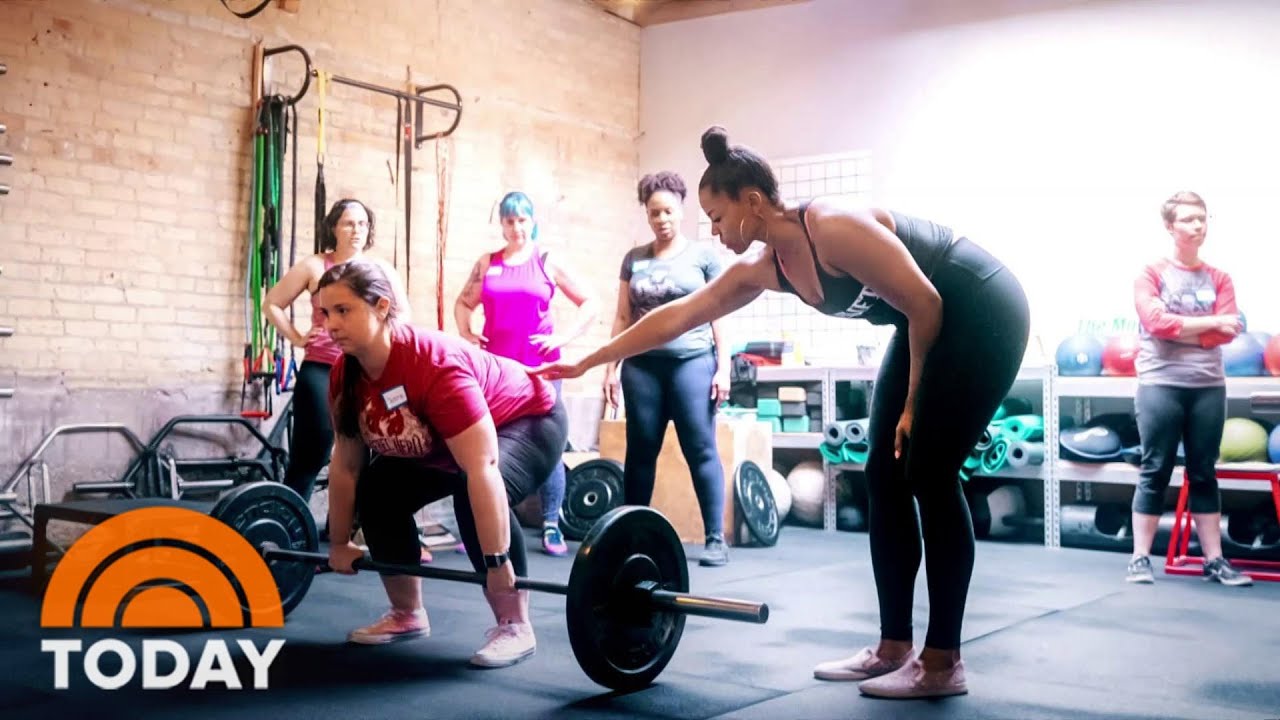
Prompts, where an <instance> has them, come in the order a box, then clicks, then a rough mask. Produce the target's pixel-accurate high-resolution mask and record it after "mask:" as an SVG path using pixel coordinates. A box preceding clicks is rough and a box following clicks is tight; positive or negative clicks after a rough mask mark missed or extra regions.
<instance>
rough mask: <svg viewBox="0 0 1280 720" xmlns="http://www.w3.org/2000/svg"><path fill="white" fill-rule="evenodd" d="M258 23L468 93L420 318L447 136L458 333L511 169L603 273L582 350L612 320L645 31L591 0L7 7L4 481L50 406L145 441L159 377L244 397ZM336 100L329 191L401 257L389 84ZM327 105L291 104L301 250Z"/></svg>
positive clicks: (406, 77)
mask: <svg viewBox="0 0 1280 720" xmlns="http://www.w3.org/2000/svg"><path fill="white" fill-rule="evenodd" d="M258 40H262V41H263V42H264V44H265V45H266V46H267V47H272V46H278V45H284V44H299V45H302V46H303V47H305V48H307V49H308V50H309V51H310V52H311V54H312V57H313V59H314V61H315V63H316V66H317V67H320V68H323V69H326V70H328V71H330V72H333V73H335V74H339V75H344V76H347V77H351V78H355V79H359V80H364V81H367V82H372V83H377V84H381V85H387V86H395V87H405V86H406V85H407V84H408V82H409V81H410V80H412V81H413V82H416V83H419V84H430V83H439V82H445V83H450V84H452V85H454V86H455V87H457V88H458V89H459V91H460V92H461V93H462V95H463V104H464V108H465V109H464V114H463V118H462V122H461V125H460V126H459V128H458V131H457V132H456V134H455V135H453V136H452V137H451V138H450V139H449V140H448V141H447V143H446V144H444V145H441V146H440V147H439V148H437V145H436V144H433V143H427V144H424V145H423V147H422V148H421V149H420V150H418V151H416V152H415V155H414V168H415V169H414V174H413V184H414V189H415V192H414V197H413V246H412V253H411V254H412V257H411V259H410V264H411V267H412V287H411V292H410V299H411V301H412V303H413V305H414V312H415V314H416V315H417V317H418V319H419V321H421V322H423V323H425V324H430V325H434V323H435V316H436V300H435V287H436V286H437V283H438V282H439V278H438V276H437V273H436V271H435V255H436V229H437V228H436V226H437V223H436V218H437V200H438V193H437V182H436V152H437V149H440V150H447V154H448V157H449V161H450V162H449V168H450V169H451V171H452V180H451V191H450V193H449V197H448V199H449V213H448V225H447V227H448V242H447V257H446V262H445V273H444V278H443V282H444V287H445V293H444V294H445V304H446V313H445V316H446V318H447V329H452V324H453V320H452V313H451V311H450V310H451V308H452V302H453V299H454V297H455V296H456V294H457V292H458V290H459V289H460V287H461V285H462V282H463V280H464V279H465V276H466V273H467V271H468V270H469V268H470V266H471V264H472V263H473V262H474V260H475V258H476V257H477V256H478V254H479V253H480V252H483V251H486V250H491V249H495V248H497V247H499V246H500V243H501V235H500V230H499V227H498V225H497V223H496V221H491V210H492V208H493V204H494V202H495V201H496V200H497V199H498V198H499V197H500V196H501V193H502V192H504V191H506V190H508V189H513V188H520V189H524V190H525V191H526V192H528V193H530V195H531V196H532V197H533V199H534V202H535V204H536V206H537V209H538V211H539V220H540V222H541V223H542V227H543V233H544V236H545V243H546V245H547V247H549V248H550V249H551V250H552V251H554V252H557V253H559V254H560V255H561V257H565V258H567V259H568V260H569V261H570V262H571V263H572V264H573V265H574V266H576V267H579V268H581V269H582V270H583V271H587V272H589V273H590V275H591V277H592V279H593V285H594V286H595V288H596V290H597V291H598V292H599V293H600V294H601V296H602V298H603V300H604V304H605V309H604V312H602V313H601V317H600V319H599V321H598V322H597V324H596V326H595V327H594V328H593V330H592V332H591V334H590V336H589V337H588V338H585V339H584V340H583V341H582V345H583V346H588V345H594V344H596V343H598V342H600V341H602V340H603V339H605V338H606V337H607V334H608V329H609V325H610V320H611V312H612V306H613V298H614V295H615V293H616V286H617V282H616V279H615V278H616V267H615V265H616V262H617V259H618V258H620V257H621V256H622V254H623V253H624V252H625V251H626V250H627V249H628V248H629V247H631V245H632V244H633V242H634V241H635V240H636V239H639V238H643V237H644V235H643V231H642V227H643V225H642V222H643V219H642V217H641V216H640V212H639V210H638V208H636V206H635V204H634V200H633V199H632V192H633V186H634V181H635V178H636V176H637V173H638V170H637V158H636V145H635V138H636V136H637V134H638V104H639V87H638V74H639V41H640V37H639V31H638V29H637V28H636V27H634V26H632V25H630V24H628V23H626V22H623V21H621V20H619V19H617V18H615V17H613V16H610V15H608V14H606V13H604V12H602V11H600V10H599V9H597V8H595V7H594V6H592V5H591V4H589V3H588V2H586V0H521V2H510V0H361V1H360V2H354V1H342V2H338V1H333V2H330V1H329V0H305V1H304V2H303V3H302V8H301V12H300V13H298V14H296V15H294V14H288V13H283V12H281V11H279V10H278V9H277V8H276V7H274V3H273V7H271V8H269V9H268V10H267V11H266V12H264V13H263V14H261V15H259V16H258V17H256V18H254V19H252V20H247V21H246V20H240V19H238V18H236V17H234V16H233V15H231V14H230V13H228V12H227V11H226V10H225V9H224V8H223V7H222V6H221V4H219V3H217V2H211V1H209V0H98V1H93V0H59V1H58V2H48V1H39V0H6V1H5V2H0V62H4V63H6V64H7V65H8V74H7V75H5V76H3V77H0V122H3V123H4V124H6V125H7V126H8V133H7V134H6V135H3V136H0V151H4V152H10V153H12V154H13V155H14V156H15V164H14V166H13V167H11V168H0V182H4V183H7V184H9V185H10V186H12V193H11V194H10V195H9V196H8V197H3V198H0V237H2V238H3V241H2V243H0V245H2V247H3V250H2V251H0V258H3V259H2V261H0V263H2V264H3V275H2V276H0V324H4V325H12V326H14V327H15V328H16V331H17V332H16V335H15V336H14V337H12V338H8V339H0V385H14V386H16V387H17V388H18V392H19V395H18V397H17V398H15V399H14V400H11V401H7V403H6V404H3V405H0V441H3V442H0V472H2V473H3V474H2V475H0V480H2V479H3V477H4V476H6V475H7V473H8V472H9V471H10V470H11V468H12V467H13V466H14V464H16V462H17V461H18V459H19V458H20V457H21V456H22V455H24V454H25V453H26V452H28V451H29V450H30V448H31V447H32V446H33V445H34V443H35V442H36V441H38V439H39V437H40V436H42V435H43V434H44V432H46V431H47V430H48V429H50V428H51V427H52V426H53V425H54V424H56V423H58V422H64V421H66V420H67V419H68V418H72V417H74V418H75V419H80V420H83V419H93V418H85V417H83V416H84V415H85V413H86V412H88V410H86V408H89V409H92V410H96V411H99V412H101V413H102V414H101V415H99V416H98V417H97V418H96V419H100V420H114V419H124V420H125V421H126V422H130V421H132V422H134V423H136V426H135V430H136V431H137V432H139V433H140V434H143V435H146V434H148V433H150V432H152V431H153V430H154V429H155V427H157V426H158V425H159V424H160V423H162V422H163V421H164V420H165V419H166V417H167V416H168V414H169V411H171V410H172V409H173V408H172V406H171V404H166V405H164V406H163V407H164V409H165V413H166V414H163V415H159V414H156V413H159V412H160V411H159V410H153V409H152V403H153V402H154V400H155V398H156V397H157V393H172V392H174V391H180V392H181V393H182V396H183V397H185V398H188V400H189V402H190V406H189V409H190V410H191V411H193V412H207V411H213V410H233V409H236V407H238V399H239V390H240V375H241V370H240V359H241V356H242V348H243V343H244V265H245V254H246V247H247V236H248V230H247V226H248V220H247V208H246V206H247V202H248V192H249V177H248V176H249V170H250V166H251V154H250V153H251V145H250V135H249V127H250V115H251V113H250V107H249V106H250V90H249V88H250V85H251V58H252V48H253V45H254V43H255V42H256V41H258ZM296 58H297V56H296V55H292V54H290V55H281V56H277V57H276V58H273V59H272V60H271V61H270V62H269V65H270V70H269V77H270V80H271V82H272V87H274V88H278V90H276V91H278V92H282V93H289V94H292V93H293V92H295V91H296V88H298V87H299V82H300V80H301V78H302V71H301V63H300V62H298V61H297V59H296ZM272 87H269V91H272ZM326 104H327V109H328V111H329V116H328V122H327V136H326V142H327V148H326V149H327V162H326V166H325V176H326V181H327V187H328V198H329V200H330V202H332V200H334V199H336V198H338V197H342V196H346V195H354V196H357V197H360V198H362V199H364V200H365V201H366V202H368V203H369V204H371V205H372V206H373V207H374V208H375V210H376V211H377V213H378V225H379V228H378V229H379V239H378V248H377V249H376V250H375V252H376V253H378V254H381V255H382V256H384V257H386V258H387V259H392V258H393V257H394V256H395V255H397V254H398V257H399V264H400V266H401V269H402V270H403V266H404V263H405V250H404V245H403V243H404V231H403V227H401V226H402V225H403V210H402V209H400V208H399V207H398V203H397V195H396V192H395V188H394V186H393V184H392V180H391V174H390V170H389V164H390V165H394V164H395V155H394V149H395V145H394V139H393V135H392V133H393V125H394V120H395V117H396V106H395V101H394V100H392V99H390V98H387V97H381V96H376V95H373V94H370V93H367V92H365V91H361V90H357V89H354V88H351V87H346V86H340V85H334V86H332V87H331V89H330V93H329V95H328V98H327V100H326ZM317 107H318V93H317V91H316V86H315V83H314V82H313V83H312V88H311V90H310V91H309V92H308V94H307V96H306V97H305V98H304V99H303V100H302V101H301V102H300V103H299V105H298V119H299V132H298V135H299V143H298V148H297V149H296V151H297V152H298V153H299V169H300V174H299V177H298V203H297V211H298V236H297V244H298V250H299V253H303V252H307V251H309V249H310V248H311V247H312V232H311V228H312V223H313V220H312V217H313V210H312V196H313V191H314V181H315V168H316V163H315V156H316V134H317V127H316V125H317V123H316V110H317ZM447 121H448V118H445V117H442V118H440V120H439V122H440V123H445V122H447ZM441 127H443V124H442V125H441ZM288 181H289V178H288V175H286V188H285V190H286V195H287V194H288V190H289V188H288V186H287V183H288ZM288 217H289V216H288V211H287V210H286V226H287V224H288ZM397 237H398V239H399V250H398V252H397V251H395V250H393V247H394V246H395V245H396V243H394V242H393V240H394V239H396V238H397ZM287 242H288V240H287V238H286V244H287ZM603 258H608V262H607V263H604V262H602V259H603ZM304 299H305V296H304V298H303V299H302V300H304ZM299 308H300V309H304V312H303V313H302V315H301V316H302V317H306V312H305V306H304V305H303V304H302V303H301V302H300V304H299ZM570 312H572V307H571V306H569V305H568V304H567V303H561V306H560V307H558V308H557V313H559V314H561V315H566V314H568V313H570ZM302 324H304V325H305V321H304V323H302ZM571 352H572V351H571ZM597 385H598V378H595V377H592V378H591V379H588V380H584V381H583V382H581V383H579V384H578V385H577V386H576V387H577V388H579V389H583V390H587V391H589V390H590V389H591V388H593V387H596V386H597ZM122 390H125V391H132V392H125V393H123V394H122V393H121V391H122ZM108 392H109V395H108V394H107V393H108ZM108 396H109V397H110V398H111V400H110V401H109V402H105V401H104V400H103V398H106V397H108ZM24 398H25V399H24ZM55 399H56V401H55Z"/></svg>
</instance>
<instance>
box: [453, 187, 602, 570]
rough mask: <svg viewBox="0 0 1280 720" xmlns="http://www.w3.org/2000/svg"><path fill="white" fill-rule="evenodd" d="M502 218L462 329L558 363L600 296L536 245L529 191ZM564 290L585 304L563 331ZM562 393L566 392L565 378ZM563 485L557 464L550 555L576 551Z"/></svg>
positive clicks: (504, 208) (549, 487) (508, 350)
mask: <svg viewBox="0 0 1280 720" xmlns="http://www.w3.org/2000/svg"><path fill="white" fill-rule="evenodd" d="M498 216H499V218H501V220H502V239H503V240H505V241H506V246H505V247H504V248H503V249H502V250H500V251H497V252H492V253H485V254H484V255H481V256H480V259H479V260H477V261H476V264H475V267H473V268H472V270H471V276H470V277H469V278H468V279H467V284H466V286H465V287H463V288H462V292H461V293H459V294H458V299H457V301H456V302H455V303H454V306H453V317H454V320H456V321H457V325H458V332H459V334H461V335H462V337H463V338H465V339H467V340H468V341H470V342H472V343H475V344H476V345H479V346H480V347H482V348H484V349H486V350H488V351H489V352H491V353H493V354H495V355H501V356H502V357H506V358H511V359H512V360H517V361H519V362H522V363H524V364H525V365H528V366H530V367H538V366H540V365H542V364H544V363H549V362H556V361H557V360H559V359H560V348H562V347H564V346H565V345H567V344H569V343H570V342H571V341H572V340H573V339H574V338H576V337H578V336H579V335H581V334H582V333H584V332H586V330H587V328H589V327H591V323H593V322H595V319H596V314H597V313H598V312H599V306H600V301H599V300H598V299H597V298H596V296H595V294H594V293H592V292H591V290H590V288H589V287H588V285H587V283H586V282H585V281H584V280H583V278H582V277H581V276H579V275H578V274H577V273H575V272H573V271H571V270H570V269H569V268H568V266H567V265H566V264H565V263H564V262H562V261H561V260H558V259H557V260H553V259H552V258H551V256H550V253H548V252H547V251H545V250H542V251H539V249H538V248H537V247H536V245H535V241H536V240H537V238H538V224H537V222H536V221H535V220H534V214H533V202H532V201H530V200H529V196H527V195H525V194H524V193H522V192H509V193H507V194H506V195H505V196H504V197H503V198H502V202H501V203H499V205H498ZM557 289H559V290H560V291H561V292H563V293H564V295H565V297H567V298H569V300H571V301H573V303H574V304H575V305H577V306H578V317H577V322H576V323H574V324H573V325H572V326H571V327H569V328H567V329H566V331H564V332H559V333H557V332H556V331H555V326H554V322H553V320H552V318H551V300H552V298H553V297H554V296H555V293H556V290H557ZM477 306H482V307H483V308H484V328H483V329H482V330H481V331H480V333H479V334H476V333H475V332H473V331H472V328H471V321H472V316H473V314H474V313H475V309H476V307H477ZM556 392H557V393H559V392H560V382H559V381H557V382H556ZM564 484H565V477H564V465H563V464H557V465H556V467H555V469H553V470H552V472H551V476H550V477H549V478H547V481H546V482H545V483H543V484H542V487H541V489H540V490H539V496H540V497H541V499H542V549H543V550H545V551H546V552H547V553H548V554H550V555H564V554H566V553H568V551H569V548H568V547H567V546H566V545H565V542H564V535H563V534H562V533H561V532H560V505H561V503H563V502H564Z"/></svg>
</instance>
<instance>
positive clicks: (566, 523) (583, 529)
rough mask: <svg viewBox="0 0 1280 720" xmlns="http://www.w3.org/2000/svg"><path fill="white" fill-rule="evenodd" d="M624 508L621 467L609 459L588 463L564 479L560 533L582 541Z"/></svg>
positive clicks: (578, 467) (570, 472) (589, 461)
mask: <svg viewBox="0 0 1280 720" xmlns="http://www.w3.org/2000/svg"><path fill="white" fill-rule="evenodd" d="M620 505H622V463H620V462H618V461H617V460H609V459H608V458H596V459H595V460H588V461H586V462H584V463H582V464H580V465H578V466H577V467H575V468H573V469H572V470H570V471H569V472H568V474H567V475H566V476H565V481H564V503H562V504H561V505H560V529H561V530H563V531H564V534H565V537H567V538H569V539H570V540H581V539H583V538H585V537H586V536H587V533H589V532H590V531H591V527H592V526H593V525H595V524H596V522H597V521H599V520H600V518H602V517H604V514H605V513H607V512H609V511H610V510H612V509H614V508H616V507H618V506H620Z"/></svg>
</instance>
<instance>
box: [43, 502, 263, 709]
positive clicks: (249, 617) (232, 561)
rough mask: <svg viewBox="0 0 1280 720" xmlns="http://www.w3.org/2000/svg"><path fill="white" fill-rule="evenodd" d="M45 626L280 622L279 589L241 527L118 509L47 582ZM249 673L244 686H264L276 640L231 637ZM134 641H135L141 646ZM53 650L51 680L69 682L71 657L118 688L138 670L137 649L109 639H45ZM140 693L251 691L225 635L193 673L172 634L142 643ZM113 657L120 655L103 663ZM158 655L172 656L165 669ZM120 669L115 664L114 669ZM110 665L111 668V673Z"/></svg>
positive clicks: (209, 644) (173, 513) (186, 513)
mask: <svg viewBox="0 0 1280 720" xmlns="http://www.w3.org/2000/svg"><path fill="white" fill-rule="evenodd" d="M40 625H41V627H44V628H129V629H168V630H176V629H187V630H190V629H196V630H200V629H204V630H211V629H233V628H278V627H283V626H284V611H283V608H282V607H281V604H280V593H279V590H277V588H276V583H275V580H274V579H273V578H272V576H271V570H270V569H269V568H268V567H267V563H266V561H264V560H263V559H262V556H261V555H259V554H258V551H257V550H256V549H255V548H254V547H253V546H252V545H250V544H249V541H247V540H245V539H244V538H243V537H242V536H241V535H240V534H239V533H237V532H236V531H235V530H232V529H231V528H230V527H228V526H227V525H225V524H223V523H222V522H220V521H218V520H215V519H213V518H212V517H210V516H208V515H205V514H203V513H200V512H197V511H194V510H188V509H185V508H176V507H159V508H144V509H140V510H131V511H129V512H126V513H122V514H120V515H117V516H116V517H114V518H111V519H110V520H108V521H106V522H104V523H101V524H100V525H97V526H95V527H94V528H93V529H91V530H90V531H89V532H87V533H85V535H84V536H83V537H81V538H80V539H79V540H77V541H76V542H75V543H74V544H73V545H72V546H71V548H70V549H69V550H68V551H67V554H66V555H65V556H64V557H63V558H62V560H61V561H60V562H59V563H58V566H57V568H56V569H55V570H54V572H53V576H52V577H51V578H50V579H49V585H48V588H47V589H46V591H45V595H44V602H43V605H42V606H41V612H40ZM235 643H236V645H238V646H239V648H240V650H241V652H242V653H243V655H244V657H245V659H246V660H248V662H249V664H250V666H251V668H252V675H253V677H252V678H251V680H250V681H249V683H248V685H249V686H250V687H252V688H254V689H258V690H263V689H266V688H267V683H268V674H269V669H270V667H271V663H272V661H273V660H275V658H276V655H277V654H279V652H280V649H281V648H282V647H283V646H284V640H283V639H280V638H275V639H271V640H269V641H267V642H266V643H265V645H263V646H262V647H259V646H258V645H257V644H255V643H254V642H253V641H252V640H245V639H239V640H236V641H235ZM135 644H136V642H135ZM40 650H41V652H47V653H53V661H54V662H53V686H54V688H56V689H59V690H65V689H67V688H69V687H70V683H71V675H72V659H73V657H75V656H78V655H80V654H81V653H83V658H81V659H82V663H80V664H81V665H82V669H83V676H84V678H85V679H87V680H88V681H89V682H90V683H92V684H93V685H95V686H97V687H99V688H101V689H104V690H115V689H118V688H121V687H124V686H125V685H127V684H129V683H130V682H131V681H133V679H134V677H135V676H136V675H137V674H138V654H137V652H136V651H135V649H134V646H133V645H131V644H130V643H127V642H125V641H124V640H121V639H118V638H105V639H101V640H97V641H95V642H93V643H91V644H90V645H89V646H88V648H87V649H86V648H85V647H84V641H83V640H82V639H78V638H73V639H48V638H46V639H43V640H41V642H40ZM141 651H142V652H141V656H142V663H141V664H142V680H141V684H142V687H143V688H144V689H148V690H160V689H168V688H173V687H177V686H178V685H180V684H181V683H182V682H183V681H184V680H186V679H187V675H188V673H190V674H191V677H190V684H189V687H191V688H192V689H197V690H199V689H203V688H205V687H207V686H208V685H210V684H221V685H223V686H225V687H226V688H228V689H233V690H239V689H242V688H243V687H245V685H246V683H244V682H242V680H241V678H240V676H239V673H238V671H237V669H236V666H235V663H234V661H233V659H232V656H231V651H230V648H229V647H228V645H227V642H226V641H225V640H221V639H213V640H207V641H205V643H204V648H203V650H202V652H201V653H200V655H199V658H198V659H197V661H196V663H195V669H194V672H192V668H191V666H192V662H191V657H190V655H189V654H188V652H187V649H186V648H185V647H184V646H183V645H182V644H180V643H178V642H175V641H173V640H166V639H159V638H146V639H143V640H142V641H141ZM107 656H114V657H115V658H117V660H115V661H108V662H107V663H105V665H106V667H107V668H108V670H104V667H103V666H104V663H103V659H104V657H107ZM161 656H167V657H169V658H170V659H171V660H172V663H173V667H172V669H171V670H168V671H167V672H162V671H161V669H160V666H161V662H160V658H161ZM116 666H118V668H116ZM110 669H114V672H112V671H110Z"/></svg>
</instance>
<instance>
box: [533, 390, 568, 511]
mask: <svg viewBox="0 0 1280 720" xmlns="http://www.w3.org/2000/svg"><path fill="white" fill-rule="evenodd" d="M553 384H554V385H555V386H556V397H560V387H561V382H560V381H559V380H556V381H555V383H553ZM561 402H562V403H563V399H561ZM563 449H564V448H563V447H562V448H561V450H563ZM538 499H540V500H541V501H542V522H544V523H550V524H552V525H558V524H559V523H560V505H561V504H563V503H564V462H558V463H556V466H555V467H554V468H552V469H551V474H550V475H548V476H547V481H546V482H545V483H543V484H542V487H540V488H538Z"/></svg>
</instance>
